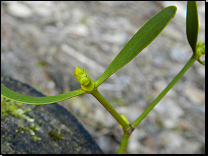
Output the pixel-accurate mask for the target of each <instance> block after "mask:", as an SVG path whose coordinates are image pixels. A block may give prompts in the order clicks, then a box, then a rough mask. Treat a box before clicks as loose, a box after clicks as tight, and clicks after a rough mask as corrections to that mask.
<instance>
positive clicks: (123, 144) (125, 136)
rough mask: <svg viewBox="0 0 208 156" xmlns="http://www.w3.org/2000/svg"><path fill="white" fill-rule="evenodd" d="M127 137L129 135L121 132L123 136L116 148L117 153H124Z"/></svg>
mask: <svg viewBox="0 0 208 156" xmlns="http://www.w3.org/2000/svg"><path fill="white" fill-rule="evenodd" d="M129 137H130V135H127V134H126V133H124V134H123V138H122V141H121V144H120V147H119V150H118V154H124V152H125V150H126V146H127V143H128V140H129Z"/></svg>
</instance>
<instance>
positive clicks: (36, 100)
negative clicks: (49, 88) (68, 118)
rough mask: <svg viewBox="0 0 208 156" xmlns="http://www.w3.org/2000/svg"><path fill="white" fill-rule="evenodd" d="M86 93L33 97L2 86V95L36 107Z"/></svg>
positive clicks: (80, 91)
mask: <svg viewBox="0 0 208 156" xmlns="http://www.w3.org/2000/svg"><path fill="white" fill-rule="evenodd" d="M84 93H86V92H85V91H84V90H82V89H79V90H74V91H71V92H68V93H64V94H60V95H55V96H46V97H33V96H26V95H22V94H19V93H16V92H14V91H12V90H10V89H8V88H7V87H5V86H3V85H1V95H2V96H4V97H6V98H8V99H10V100H13V101H17V102H21V103H25V104H35V105H43V104H51V103H55V102H59V101H63V100H66V99H69V98H72V97H75V96H77V95H81V94H84Z"/></svg>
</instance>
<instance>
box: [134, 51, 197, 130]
mask: <svg viewBox="0 0 208 156" xmlns="http://www.w3.org/2000/svg"><path fill="white" fill-rule="evenodd" d="M197 59H198V57H197V56H194V55H193V56H192V57H191V58H190V60H189V61H188V62H187V64H186V65H185V66H184V67H183V69H182V70H181V71H180V72H179V73H178V75H177V76H176V77H175V78H174V79H173V80H172V82H171V83H170V84H169V85H168V86H167V87H166V88H165V89H164V90H163V91H162V92H161V93H160V95H159V96H158V97H157V98H156V99H155V100H154V101H153V102H152V103H151V104H150V105H149V107H147V109H146V110H145V111H144V112H143V113H142V114H141V115H140V116H139V117H138V118H137V119H136V120H135V121H134V122H132V124H131V125H132V127H133V128H136V127H137V126H138V125H139V124H140V122H141V121H142V120H143V119H144V118H145V117H146V116H147V114H148V113H149V112H150V111H151V110H152V109H153V108H154V107H155V105H156V104H157V103H158V102H159V101H160V100H161V99H162V98H163V97H164V96H165V95H166V93H167V92H168V91H169V90H170V89H171V88H172V87H173V86H174V85H175V84H176V82H178V80H179V79H180V78H181V77H182V76H183V75H184V74H185V72H186V71H187V70H188V69H189V68H190V67H191V66H192V64H193V63H194V62H195V61H196V60H197Z"/></svg>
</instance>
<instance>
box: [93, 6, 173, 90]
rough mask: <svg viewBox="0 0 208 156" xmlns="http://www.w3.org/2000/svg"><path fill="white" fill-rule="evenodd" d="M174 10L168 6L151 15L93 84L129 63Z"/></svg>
mask: <svg viewBox="0 0 208 156" xmlns="http://www.w3.org/2000/svg"><path fill="white" fill-rule="evenodd" d="M176 10H177V8H176V7H175V6H169V7H167V8H165V9H163V10H162V11H160V12H159V13H158V14H156V15H155V16H153V17H152V18H151V19H150V20H149V21H148V22H147V23H146V24H145V25H144V26H143V27H142V28H141V29H140V30H139V31H138V32H137V33H136V34H135V35H134V36H133V37H132V38H131V39H130V40H129V42H128V43H127V44H126V45H125V46H124V48H123V49H122V50H121V51H120V53H119V54H118V55H117V56H116V57H115V59H114V60H113V61H112V63H111V64H110V65H109V66H108V68H107V69H106V70H105V72H104V73H103V74H102V75H101V76H100V78H98V80H97V81H96V82H95V86H96V87H98V86H99V85H100V84H101V83H103V81H105V80H106V79H107V78H108V77H109V76H111V75H112V74H113V73H115V72H116V71H117V70H119V69H120V68H122V67H123V66H124V65H126V64H127V63H129V62H130V61H131V60H132V59H133V58H134V57H136V56H137V55H138V54H139V53H140V52H141V51H142V50H143V49H144V48H146V47H147V46H148V45H149V44H150V43H151V42H152V41H153V40H154V39H155V38H156V37H157V36H158V35H159V34H160V33H161V31H162V30H163V29H164V28H165V26H166V25H167V24H168V23H169V22H170V20H171V19H172V18H173V17H174V15H175V13H176Z"/></svg>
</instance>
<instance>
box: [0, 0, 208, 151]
mask: <svg viewBox="0 0 208 156" xmlns="http://www.w3.org/2000/svg"><path fill="white" fill-rule="evenodd" d="M197 3H198V10H199V20H200V23H199V25H200V31H199V41H205V2H197ZM169 5H175V6H177V8H178V10H177V13H176V16H175V17H174V19H173V20H172V21H171V22H170V23H169V24H168V26H167V27H166V28H165V29H164V31H163V32H162V33H161V34H160V35H159V36H158V37H157V38H156V40H154V41H153V42H152V43H151V44H150V45H149V46H148V47H147V48H146V49H144V50H143V51H142V52H141V53H140V54H139V55H138V56H137V57H136V58H135V59H134V60H133V61H131V62H130V63H129V64H128V65H126V66H125V67H123V68H122V69H120V70H119V71H118V72H116V73H115V74H113V75H112V76H111V77H110V78H109V79H107V80H106V81H105V82H104V83H103V84H102V85H101V86H100V87H99V91H100V92H101V93H102V94H103V96H104V97H106V99H107V100H108V101H109V102H110V103H111V104H112V105H113V106H114V108H115V109H116V110H117V111H118V112H119V114H125V115H126V116H127V117H128V119H129V121H130V122H133V121H134V120H135V119H136V118H137V117H138V116H139V115H140V114H141V113H142V112H143V111H144V109H145V108H146V107H147V106H148V105H149V104H150V103H151V102H152V101H153V100H154V98H156V97H157V95H158V94H159V93H160V92H161V91H162V90H163V89H164V88H165V87H166V86H167V85H168V83H169V82H170V81H171V80H172V79H173V78H174V77H175V76H176V74H177V73H178V72H179V71H180V70H181V69H182V68H183V66H184V65H185V64H186V62H187V61H188V60H189V58H190V57H191V55H192V52H191V48H190V46H189V45H188V42H187V39H186V33H185V16H186V2H158V1H157V2H129V1H128V2H118V1H116V2H113V1H109V2H107V1H106V2H99V1H97V2H50V1H49V2H26V1H25V2H1V75H5V76H10V77H12V78H14V79H16V80H19V81H21V82H23V83H27V84H29V85H31V86H33V87H35V88H36V89H37V90H39V91H41V92H42V93H44V94H45V95H48V96H49V95H56V94H61V93H65V92H68V91H71V90H75V89H79V88H80V85H79V83H78V81H77V80H76V79H75V77H74V76H73V73H74V68H75V67H76V66H80V67H82V68H84V69H86V71H87V72H88V74H89V75H90V77H91V78H92V79H93V80H96V79H98V78H99V76H100V75H101V74H102V73H103V72H104V70H105V69H106V68H107V67H108V65H109V64H110V63H111V61H112V60H113V59H114V57H115V56H116V55H117V54H118V53H119V51H120V50H121V49H122V48H123V46H124V45H125V44H126V43H127V42H128V40H129V39H130V38H131V37H132V36H133V35H134V34H135V33H136V32H137V31H138V29H139V28H140V27H141V26H142V25H143V24H144V23H145V22H146V21H147V20H148V19H149V18H151V17H152V16H153V15H155V14H156V13H158V12H159V11H160V10H162V9H163V8H164V7H167V6H169ZM60 104H61V105H62V106H64V107H65V108H67V109H68V110H70V111H71V112H72V113H73V114H74V115H75V116H77V118H78V119H79V120H80V121H81V122H82V124H83V125H84V126H85V128H86V129H87V130H88V131H89V133H90V134H91V135H92V136H93V138H94V139H95V141H96V142H97V143H98V145H99V146H100V147H101V149H102V150H103V151H104V152H105V153H117V151H118V148H119V144H120V141H121V139H122V129H121V128H120V126H119V124H117V123H116V121H115V120H114V119H113V117H112V116H111V115H110V114H109V113H108V112H107V111H106V110H105V109H104V108H103V107H102V105H100V104H99V102H98V101H97V100H96V99H95V98H94V97H92V96H91V95H81V96H78V97H75V98H72V99H70V100H66V101H64V102H60ZM204 152H205V67H204V66H202V65H201V64H199V63H198V62H196V63H194V65H193V66H192V67H191V68H190V69H189V71H188V72H187V73H186V74H185V75H184V76H183V77H182V79H181V80H180V81H179V82H178V83H177V84H176V85H175V86H174V88H173V89H172V90H171V91H170V92H169V93H168V94H167V95H166V96H165V97H164V98H163V100H161V101H160V103H159V104H158V105H157V106H156V107H155V108H154V109H153V111H152V112H151V113H150V114H149V115H148V116H147V117H146V118H145V120H144V121H143V122H141V124H140V125H139V127H138V128H137V129H136V130H135V131H134V132H133V134H132V136H131V137H130V139H129V144H128V147H127V150H126V153H147V154H148V153H174V154H177V153H204Z"/></svg>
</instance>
